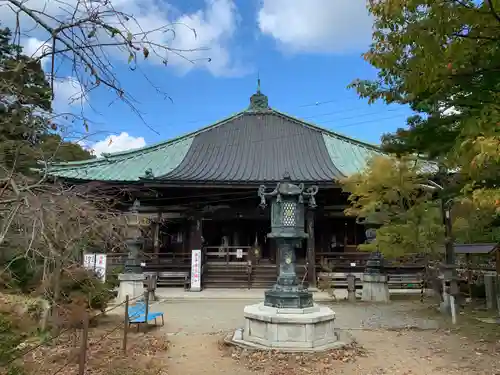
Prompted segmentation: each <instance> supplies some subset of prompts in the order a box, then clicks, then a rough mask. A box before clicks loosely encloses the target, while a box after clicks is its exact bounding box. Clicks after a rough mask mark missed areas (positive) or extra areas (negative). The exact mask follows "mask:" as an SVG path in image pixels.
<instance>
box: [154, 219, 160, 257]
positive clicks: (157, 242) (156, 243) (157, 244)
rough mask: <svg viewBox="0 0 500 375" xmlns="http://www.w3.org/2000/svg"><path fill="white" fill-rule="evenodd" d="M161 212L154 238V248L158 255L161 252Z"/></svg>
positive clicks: (156, 223)
mask: <svg viewBox="0 0 500 375" xmlns="http://www.w3.org/2000/svg"><path fill="white" fill-rule="evenodd" d="M161 216H162V214H161V212H158V215H157V217H156V222H155V231H154V239H153V248H154V252H155V254H156V256H158V254H159V253H160V225H161Z"/></svg>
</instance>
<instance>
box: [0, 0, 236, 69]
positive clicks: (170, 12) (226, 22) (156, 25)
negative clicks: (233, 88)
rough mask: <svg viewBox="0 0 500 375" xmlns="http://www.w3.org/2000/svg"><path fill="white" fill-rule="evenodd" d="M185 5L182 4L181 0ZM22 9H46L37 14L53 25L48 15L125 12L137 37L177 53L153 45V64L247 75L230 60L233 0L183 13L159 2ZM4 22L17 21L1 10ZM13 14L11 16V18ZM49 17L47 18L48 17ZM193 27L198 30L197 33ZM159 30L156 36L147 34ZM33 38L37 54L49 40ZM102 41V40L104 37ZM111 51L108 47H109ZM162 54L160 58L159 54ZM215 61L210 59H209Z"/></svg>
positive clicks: (26, 24)
mask: <svg viewBox="0 0 500 375" xmlns="http://www.w3.org/2000/svg"><path fill="white" fill-rule="evenodd" d="M181 3H182V2H181ZM23 5H24V6H26V7H28V8H30V9H35V10H38V11H41V12H42V13H39V14H37V15H38V16H39V17H40V18H42V19H43V20H44V21H46V22H47V23H48V24H49V25H51V24H54V21H53V19H51V18H50V17H48V16H47V15H49V16H52V17H54V16H55V17H57V18H58V20H65V19H67V18H68V17H69V16H68V15H70V14H72V13H73V12H74V9H75V7H76V6H78V9H79V12H80V13H81V14H82V15H83V14H84V13H88V12H89V10H91V9H96V8H99V9H100V10H101V11H104V10H107V11H108V13H111V12H110V9H115V10H116V11H120V12H123V13H126V14H131V15H133V19H131V20H130V21H128V22H126V26H127V28H128V29H130V31H131V32H132V33H136V32H145V33H147V35H148V40H149V41H150V42H153V43H157V44H158V45H163V46H168V47H170V48H172V49H173V51H171V52H169V53H167V52H166V51H164V50H163V49H161V48H159V47H152V49H154V51H151V54H150V60H151V61H152V62H155V63H161V64H163V62H164V61H165V60H166V61H167V62H168V65H172V66H175V67H176V68H178V69H179V70H180V71H181V72H183V73H185V72H188V71H189V70H191V69H193V68H196V67H199V68H204V69H207V70H208V71H210V72H211V73H212V74H213V75H217V76H220V75H222V76H227V75H235V74H239V73H241V72H242V68H241V67H240V66H239V64H238V63H237V62H235V61H234V59H233V57H232V56H231V51H230V47H231V42H232V40H233V37H234V34H235V32H236V30H237V25H238V21H239V14H238V11H237V8H236V6H235V4H234V0H205V4H204V6H203V8H202V9H198V10H196V11H193V12H190V13H185V14H182V13H181V12H179V11H178V10H176V9H175V8H174V7H173V6H172V5H171V4H169V3H168V2H165V1H158V0H109V1H107V2H101V1H99V2H98V1H92V0H66V1H64V2H61V1H60V0H25V1H23ZM0 10H1V11H2V18H4V12H5V20H4V19H3V20H2V22H3V23H4V24H5V25H9V23H10V24H13V23H14V22H15V18H14V15H13V13H12V12H10V11H8V10H7V8H5V7H1V6H0ZM8 13H11V14H8ZM44 14H45V15H44ZM117 21H118V18H117V17H116V16H114V15H111V16H109V17H107V18H106V23H107V24H110V25H116V26H117V27H120V25H119V24H118V23H117ZM33 25H34V24H33V21H32V20H31V19H30V18H29V17H27V16H24V17H22V19H21V26H22V28H23V30H24V31H27V30H29V29H30V28H33ZM193 29H194V30H195V32H193ZM151 30H157V31H156V32H154V33H148V31H151ZM28 35H29V36H30V38H29V39H28V42H27V43H25V45H26V47H25V48H26V49H25V51H26V52H27V53H28V50H29V51H30V52H31V53H33V52H32V51H36V50H37V47H39V46H40V45H38V46H37V45H36V42H37V41H38V42H39V43H42V42H40V41H39V40H37V38H38V39H44V38H48V37H49V34H47V33H46V32H45V31H44V30H42V29H41V28H40V27H38V28H36V29H35V30H31V31H30V32H28ZM100 39H101V41H102V38H100ZM108 51H109V49H108ZM157 55H158V56H157ZM119 58H120V59H121V60H122V61H124V62H125V63H126V62H127V56H123V55H119ZM209 59H210V60H211V61H208V60H209Z"/></svg>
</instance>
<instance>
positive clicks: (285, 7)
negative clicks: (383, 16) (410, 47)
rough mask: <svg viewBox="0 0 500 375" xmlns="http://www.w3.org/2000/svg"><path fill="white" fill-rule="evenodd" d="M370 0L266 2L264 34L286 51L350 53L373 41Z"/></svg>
mask: <svg viewBox="0 0 500 375" xmlns="http://www.w3.org/2000/svg"><path fill="white" fill-rule="evenodd" d="M366 5H367V2H366V0H308V1H304V0H262V2H261V8H260V9H259V12H258V24H259V29H260V31H261V32H262V33H263V34H265V35H268V36H270V37H272V38H274V39H275V40H276V41H277V42H278V43H279V45H280V46H281V47H282V48H283V49H284V51H290V52H294V53H297V52H329V53H349V52H358V51H362V50H364V49H365V48H367V47H368V45H369V43H370V41H371V30H372V18H371V17H370V15H369V13H368V10H367V8H366Z"/></svg>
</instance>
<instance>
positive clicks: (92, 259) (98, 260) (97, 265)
mask: <svg viewBox="0 0 500 375" xmlns="http://www.w3.org/2000/svg"><path fill="white" fill-rule="evenodd" d="M83 267H84V268H86V269H88V270H91V271H94V272H95V273H96V275H97V277H99V279H100V280H101V281H102V282H105V281H106V254H95V253H93V254H84V255H83Z"/></svg>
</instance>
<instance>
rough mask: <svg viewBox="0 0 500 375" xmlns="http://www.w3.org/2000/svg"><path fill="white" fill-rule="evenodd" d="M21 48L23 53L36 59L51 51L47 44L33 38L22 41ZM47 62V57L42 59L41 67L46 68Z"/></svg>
mask: <svg viewBox="0 0 500 375" xmlns="http://www.w3.org/2000/svg"><path fill="white" fill-rule="evenodd" d="M22 46H23V53H24V54H25V55H26V56H29V57H32V58H38V57H40V56H42V55H46V54H48V53H50V52H51V50H52V47H51V46H50V45H49V44H48V43H46V42H44V41H41V40H39V39H37V38H33V37H30V38H28V39H24V40H23V41H22ZM48 62H49V60H48V58H47V57H44V58H42V61H41V63H42V67H46V66H47V64H48Z"/></svg>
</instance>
